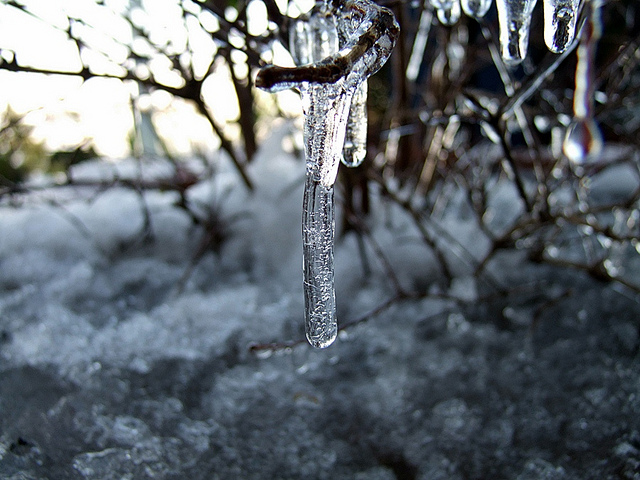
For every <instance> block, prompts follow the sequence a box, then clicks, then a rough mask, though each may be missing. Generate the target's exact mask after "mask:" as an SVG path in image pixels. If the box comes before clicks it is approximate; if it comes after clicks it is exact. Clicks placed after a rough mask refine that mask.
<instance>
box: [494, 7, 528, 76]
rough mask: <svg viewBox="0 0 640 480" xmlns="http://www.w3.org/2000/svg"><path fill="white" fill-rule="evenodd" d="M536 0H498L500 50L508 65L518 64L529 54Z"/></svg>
mask: <svg viewBox="0 0 640 480" xmlns="http://www.w3.org/2000/svg"><path fill="white" fill-rule="evenodd" d="M535 5H536V0H496V6H497V7H498V25H499V29H500V36H499V38H500V52H501V54H502V58H503V59H504V61H505V63H506V64H507V65H517V64H519V63H520V62H522V61H523V60H524V59H525V57H526V56H527V48H528V46H529V28H530V26H531V14H532V13H533V7H535Z"/></svg>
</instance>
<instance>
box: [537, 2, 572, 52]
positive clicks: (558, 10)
mask: <svg viewBox="0 0 640 480" xmlns="http://www.w3.org/2000/svg"><path fill="white" fill-rule="evenodd" d="M543 4H544V41H545V43H546V44H547V47H548V48H549V50H551V51H552V52H553V53H562V52H564V51H565V50H566V49H567V47H568V46H569V44H570V43H571V42H572V41H573V38H574V37H575V35H576V20H577V18H578V8H579V7H580V0H543Z"/></svg>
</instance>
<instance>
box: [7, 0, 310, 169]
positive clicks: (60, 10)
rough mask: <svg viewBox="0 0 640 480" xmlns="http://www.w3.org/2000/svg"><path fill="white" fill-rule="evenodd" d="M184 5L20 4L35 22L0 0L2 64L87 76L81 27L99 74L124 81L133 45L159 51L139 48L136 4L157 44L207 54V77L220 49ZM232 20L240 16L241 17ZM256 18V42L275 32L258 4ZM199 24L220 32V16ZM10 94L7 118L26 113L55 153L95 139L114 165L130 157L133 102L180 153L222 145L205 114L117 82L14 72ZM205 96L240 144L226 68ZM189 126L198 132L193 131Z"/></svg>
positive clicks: (134, 0) (57, 0)
mask: <svg viewBox="0 0 640 480" xmlns="http://www.w3.org/2000/svg"><path fill="white" fill-rule="evenodd" d="M178 1H179V0H153V1H149V0H131V2H130V1H129V0H105V1H104V6H100V5H97V4H96V2H95V1H94V0H64V1H62V0H52V1H47V2H42V1H39V0H19V3H21V4H23V5H25V7H26V8H27V9H28V10H29V11H30V12H31V13H32V15H29V14H27V13H24V12H22V11H20V10H19V9H17V8H14V7H12V6H9V5H7V4H6V2H5V1H4V0H0V55H1V56H2V57H3V58H5V59H6V60H12V59H13V58H14V56H15V58H16V59H17V61H18V62H19V63H20V64H21V65H25V66H33V67H40V68H45V69H56V70H65V71H78V70H79V69H80V68H81V66H82V62H81V60H80V55H79V53H78V49H77V46H76V44H75V43H74V42H73V41H71V40H69V39H68V37H67V34H66V30H67V29H68V28H70V27H71V28H72V29H73V30H74V32H79V34H80V35H81V36H82V38H83V40H85V41H86V43H88V44H89V45H91V46H92V47H93V49H91V50H89V49H87V50H85V51H84V52H83V54H82V60H83V61H84V62H85V63H87V64H89V65H90V67H91V69H92V71H95V72H108V73H111V74H118V73H121V72H122V71H123V70H122V68H121V67H118V64H120V63H123V62H126V61H127V55H128V51H129V50H128V48H127V47H125V45H133V49H134V50H135V51H138V52H140V51H144V50H145V48H147V49H148V48H149V47H148V45H145V44H144V42H140V41H133V40H132V39H133V35H132V32H131V28H130V26H129V25H128V23H127V22H126V21H125V20H124V19H123V18H122V13H123V12H125V11H126V8H127V5H128V4H129V3H131V4H137V5H138V7H134V8H133V13H132V16H131V17H132V19H133V21H134V22H135V23H136V24H138V25H141V26H144V27H145V28H149V29H150V30H151V31H152V32H153V35H154V36H153V37H152V38H153V39H154V40H156V41H158V42H163V41H171V43H172V44H173V45H174V46H175V48H176V49H177V51H181V49H186V45H187V41H188V42H189V43H190V44H192V45H194V46H195V47H194V51H196V52H198V54H197V55H195V56H194V58H193V63H194V66H195V70H196V72H197V71H198V69H199V67H200V70H201V71H204V69H205V68H206V65H207V62H208V59H209V58H211V56H212V55H214V54H215V48H216V46H215V44H214V42H213V41H212V39H211V37H210V35H208V34H207V32H205V31H204V30H203V29H202V28H201V27H200V25H199V24H198V25H197V26H194V25H192V24H188V26H189V31H185V29H184V28H183V24H182V19H181V15H180V8H179V7H178ZM279 3H282V2H279ZM184 4H185V5H186V8H187V9H188V10H190V11H192V12H196V13H197V12H198V11H199V7H198V5H197V4H196V3H194V2H191V1H190V0H185V1H184ZM298 4H299V6H298V9H297V11H296V9H294V10H293V11H291V10H290V11H289V14H292V15H293V16H295V15H297V14H299V12H300V11H305V9H308V8H309V5H310V2H309V1H308V0H303V1H300V2H298ZM227 13H228V14H229V15H230V16H233V15H234V12H233V11H231V10H230V11H228V12H227ZM248 14H249V19H250V20H249V25H248V29H249V31H250V32H251V33H254V34H258V33H260V32H262V31H264V30H265V29H266V28H267V25H268V23H267V20H266V11H265V8H264V5H263V4H262V3H261V2H260V1H253V2H251V4H250V5H249V10H248ZM69 18H82V19H83V22H84V25H83V24H80V23H78V22H75V23H72V25H71V26H70V25H69ZM193 19H194V20H195V17H193ZM199 19H200V21H201V23H202V24H204V25H205V26H206V27H207V28H209V29H216V28H217V19H216V18H215V17H214V16H212V15H210V14H209V15H207V14H204V15H203V14H200V16H199ZM192 23H193V22H192ZM195 23H196V24H197V23H198V22H195ZM114 39H118V40H117V41H115V40H114ZM97 51H100V52H102V53H101V54H99V53H96V52H97ZM283 52H284V49H280V51H278V52H277V54H276V55H275V60H276V61H278V62H280V63H282V62H286V59H285V60H282V58H277V57H278V54H279V55H280V57H282V56H283ZM150 65H151V68H156V71H157V72H158V73H157V74H156V78H160V75H165V76H164V77H162V81H165V82H167V83H171V82H177V81H178V79H175V78H171V77H170V73H169V71H168V69H167V68H166V66H165V65H162V64H161V60H160V59H159V60H157V61H155V63H153V62H150ZM163 72H164V73H163ZM0 85H1V86H2V88H0V110H1V111H2V112H4V111H5V110H6V108H7V106H10V107H11V108H12V109H13V110H14V111H15V112H17V113H18V114H20V115H25V117H24V122H25V123H27V124H30V125H33V126H34V127H35V128H34V131H33V136H34V137H35V139H37V140H42V141H44V142H45V145H46V146H47V148H48V149H50V150H51V151H56V150H63V149H68V148H73V147H75V146H76V145H78V143H81V142H82V141H83V140H84V139H91V140H92V142H93V144H94V146H95V148H96V150H97V152H98V153H99V154H101V155H103V156H105V157H111V158H122V157H126V156H128V155H130V154H131V152H130V147H129V140H128V137H129V135H130V133H131V132H132V129H133V124H134V117H133V114H132V110H131V101H132V98H136V99H137V102H138V103H137V104H138V107H139V108H141V109H143V110H150V111H151V112H153V120H154V124H155V127H156V129H157V130H158V133H159V134H160V135H161V137H163V138H164V139H165V140H167V141H168V143H169V147H170V148H171V149H172V150H173V152H174V153H178V154H188V153H191V152H193V151H194V150H196V151H206V150H207V149H211V148H217V147H218V145H219V142H218V140H217V138H216V137H215V135H214V134H213V132H212V130H211V127H210V125H209V124H208V122H207V121H206V120H205V119H204V118H203V117H201V116H200V115H198V114H197V113H196V110H195V108H194V106H193V105H191V104H190V103H188V102H185V101H182V100H180V99H173V98H172V97H171V96H170V95H168V94H166V92H160V91H157V92H152V93H151V94H143V95H142V96H141V95H140V92H139V90H138V86H137V85H136V84H135V83H134V82H122V81H120V80H117V79H108V78H93V79H90V80H88V81H85V82H83V81H82V80H81V79H80V78H78V77H73V76H62V75H41V74H29V73H14V72H7V71H2V70H1V69H0ZM287 94H289V95H287ZM203 95H204V96H205V98H207V97H208V96H209V98H214V97H215V100H214V102H210V104H211V103H214V104H215V110H214V116H215V118H216V120H217V121H218V122H220V124H222V125H227V128H228V131H229V134H230V135H231V136H233V135H234V134H236V132H235V131H234V125H233V121H234V119H235V118H237V116H238V105H237V102H236V100H235V93H234V91H233V87H232V85H231V83H230V77H229V72H228V71H227V70H226V68H222V67H218V68H217V69H216V72H215V73H214V74H213V75H211V78H210V79H208V80H207V82H206V83H205V85H204V89H203ZM259 95H260V94H259ZM281 97H282V98H283V99H285V103H287V102H289V103H290V102H291V101H293V103H294V105H293V106H291V107H290V108H291V109H292V113H293V112H295V111H296V105H295V98H294V97H293V96H292V95H291V94H290V92H285V94H284V95H281ZM265 98H266V95H264V96H262V97H261V99H262V101H265V100H264V99H265ZM261 99H260V98H259V99H258V101H261ZM298 109H299V107H298ZM185 125H188V128H184V126H185Z"/></svg>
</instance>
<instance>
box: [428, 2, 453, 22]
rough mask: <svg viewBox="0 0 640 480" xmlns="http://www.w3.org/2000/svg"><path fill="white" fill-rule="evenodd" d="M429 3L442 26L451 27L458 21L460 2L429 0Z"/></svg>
mask: <svg viewBox="0 0 640 480" xmlns="http://www.w3.org/2000/svg"><path fill="white" fill-rule="evenodd" d="M430 3H431V6H432V7H433V9H434V10H435V11H436V16H437V17H438V20H439V21H440V23H442V24H443V25H453V24H455V23H456V22H457V21H458V20H460V0H430Z"/></svg>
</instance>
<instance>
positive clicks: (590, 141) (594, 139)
mask: <svg viewBox="0 0 640 480" xmlns="http://www.w3.org/2000/svg"><path fill="white" fill-rule="evenodd" d="M562 150H563V152H564V154H565V155H566V157H567V158H568V159H569V160H570V161H571V162H573V163H575V164H578V165H580V164H583V163H585V162H588V161H591V160H593V159H594V158H595V157H597V156H598V155H599V154H600V152H601V151H602V134H601V133H600V128H598V125H597V124H596V122H595V121H594V120H593V119H590V118H589V119H587V118H578V119H576V120H575V121H574V122H572V123H571V125H569V128H568V129H567V134H566V135H565V137H564V142H563V144H562Z"/></svg>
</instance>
